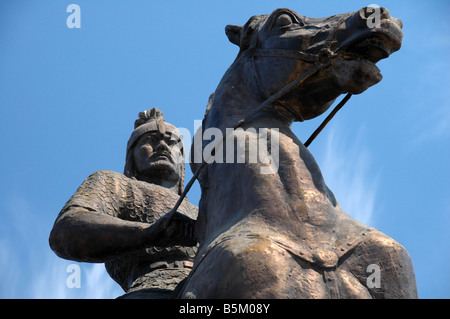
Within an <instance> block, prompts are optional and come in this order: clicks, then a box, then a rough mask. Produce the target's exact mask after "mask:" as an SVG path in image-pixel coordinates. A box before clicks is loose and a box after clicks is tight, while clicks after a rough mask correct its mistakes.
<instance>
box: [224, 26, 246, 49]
mask: <svg viewBox="0 0 450 319" xmlns="http://www.w3.org/2000/svg"><path fill="white" fill-rule="evenodd" d="M241 30H242V27H241V26H238V25H232V24H229V25H227V26H226V27H225V33H226V34H227V37H228V40H230V42H231V43H233V44H236V45H237V46H239V45H240V43H241Z"/></svg>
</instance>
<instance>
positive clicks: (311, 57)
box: [165, 19, 352, 226]
mask: <svg viewBox="0 0 450 319" xmlns="http://www.w3.org/2000/svg"><path fill="white" fill-rule="evenodd" d="M343 21H345V19H342V21H341V22H340V24H342V22H343ZM340 24H339V25H340ZM337 29H338V28H336V29H335V31H334V32H333V33H331V35H330V36H329V37H328V39H327V40H326V42H325V48H324V49H323V50H321V51H320V52H319V53H318V54H313V53H305V52H301V51H296V50H283V49H256V48H250V49H247V51H246V52H245V53H244V54H243V55H242V57H247V58H250V68H251V73H252V76H253V78H254V81H255V82H256V85H257V87H258V90H259V91H260V94H261V95H262V96H264V97H266V94H265V92H264V89H263V88H262V86H261V84H260V81H259V78H258V76H257V72H256V66H255V59H254V58H255V57H257V56H259V57H276V58H288V59H297V60H302V61H305V62H310V63H314V64H313V65H311V66H310V67H308V68H307V69H306V70H305V71H304V72H302V74H301V75H299V76H298V77H297V78H296V79H294V80H293V81H291V82H290V83H288V84H287V85H286V86H284V87H283V88H282V89H281V90H279V91H277V92H275V93H274V94H272V95H271V96H269V97H267V98H266V99H265V100H264V102H262V103H261V104H260V105H259V106H258V107H257V108H256V109H254V110H253V111H251V112H250V113H248V114H247V116H245V117H244V118H243V119H241V120H240V121H238V122H237V123H236V125H235V126H234V127H233V130H235V129H237V128H239V127H241V126H243V125H245V124H248V123H250V122H251V119H252V118H253V117H254V116H255V115H256V114H257V113H259V112H260V111H261V110H263V109H265V108H266V107H268V106H270V105H271V104H272V103H274V102H275V101H277V100H278V99H280V98H281V97H282V96H284V95H286V94H287V93H289V92H290V91H292V90H293V89H295V88H296V87H297V86H299V85H300V84H301V83H303V82H304V81H306V80H307V79H308V78H310V77H311V76H313V75H314V74H316V73H317V72H319V71H320V70H323V69H324V68H326V67H328V66H330V65H331V62H332V58H335V57H337V55H336V53H335V52H333V51H331V45H332V43H333V40H334V38H335V36H336V32H337ZM351 96H352V94H351V93H347V95H346V96H345V97H344V98H343V99H342V100H341V102H340V103H339V104H338V105H337V106H336V107H335V108H334V109H333V111H331V113H330V114H329V115H328V116H327V117H326V118H325V120H324V121H323V122H322V123H321V124H320V126H319V127H318V128H317V129H316V130H315V131H314V133H313V134H312V135H311V136H310V137H309V138H308V140H307V141H306V142H305V144H304V145H305V147H308V146H309V145H310V144H311V142H312V141H313V140H314V139H315V138H316V137H317V135H319V133H320V132H321V131H322V130H323V128H324V127H325V126H326V125H327V124H328V122H330V120H331V119H332V118H333V117H334V115H336V113H337V112H338V111H339V110H340V109H341V108H342V107H343V106H344V105H345V103H347V101H348V100H349V99H350V98H351ZM281 105H282V104H281ZM282 106H283V107H284V108H286V109H287V110H288V111H289V112H291V113H293V114H296V113H294V112H293V111H292V110H290V109H289V108H288V107H287V106H285V105H282ZM301 120H302V121H303V119H301ZM227 136H228V135H226V134H224V135H223V138H222V141H221V142H222V143H223V141H224V140H225V138H226V137H227ZM212 156H214V154H211V155H210V156H209V157H208V159H207V160H203V162H202V164H201V165H200V166H199V167H198V168H197V170H196V171H195V173H194V175H193V176H192V178H191V179H190V180H189V182H188V184H187V185H186V187H185V189H184V191H183V193H182V194H181V195H180V197H179V199H178V201H177V202H176V204H175V206H174V207H173V208H172V210H171V211H170V212H169V213H168V214H167V215H166V216H167V219H166V221H165V226H167V225H169V223H170V221H171V220H172V218H173V216H174V215H175V213H176V211H177V209H178V208H179V207H180V205H181V203H182V201H183V199H184V198H185V197H186V195H187V193H188V192H189V190H190V189H191V187H192V185H193V184H194V182H195V180H196V179H197V178H198V176H199V175H200V173H201V171H202V170H203V168H204V167H205V166H206V164H208V162H209V160H210V158H211V157H212Z"/></svg>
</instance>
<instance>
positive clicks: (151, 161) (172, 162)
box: [133, 129, 183, 179]
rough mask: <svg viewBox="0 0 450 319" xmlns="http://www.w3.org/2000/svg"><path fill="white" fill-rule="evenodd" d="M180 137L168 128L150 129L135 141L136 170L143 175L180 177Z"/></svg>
mask: <svg viewBox="0 0 450 319" xmlns="http://www.w3.org/2000/svg"><path fill="white" fill-rule="evenodd" d="M181 147H182V144H181V139H180V137H179V136H178V135H177V134H175V133H174V132H173V131H171V130H170V129H167V130H166V132H165V133H164V134H162V132H160V131H150V132H147V133H145V134H143V135H142V136H141V137H140V138H139V140H138V141H137V143H136V145H135V147H134V151H133V155H134V163H135V167H136V170H137V172H138V173H139V174H141V175H145V176H149V177H152V176H161V177H167V178H170V179H174V178H177V179H179V178H180V174H181V166H182V165H183V153H182V150H181Z"/></svg>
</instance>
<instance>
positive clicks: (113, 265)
mask: <svg viewBox="0 0 450 319" xmlns="http://www.w3.org/2000/svg"><path fill="white" fill-rule="evenodd" d="M183 181H184V148H183V143H182V141H181V135H180V133H179V131H178V130H177V128H176V127H174V126H173V125H171V124H169V123H167V122H165V119H164V115H163V113H162V112H161V111H160V110H158V109H157V108H153V109H151V110H147V111H144V112H141V113H139V119H138V120H136V122H135V130H134V131H133V133H132V135H131V137H130V139H129V141H128V145H127V154H126V163H125V170H124V174H120V173H116V172H112V171H99V172H95V173H94V174H92V175H91V176H89V177H88V178H87V179H86V180H85V181H84V182H83V184H82V185H81V186H80V187H79V188H78V190H77V191H76V192H75V194H74V195H73V196H72V197H71V198H70V200H69V201H68V202H67V203H66V205H65V206H64V207H63V209H62V210H61V212H60V214H59V215H58V217H57V219H56V221H55V224H54V226H53V229H52V232H51V234H50V246H51V248H52V249H53V250H54V252H55V253H56V254H57V255H58V256H60V257H62V258H65V259H70V260H75V261H82V262H97V263H105V266H106V269H107V271H108V273H109V274H110V276H111V277H112V278H113V279H114V280H115V281H116V282H117V283H119V284H120V286H121V287H122V288H123V289H124V291H125V292H126V294H125V295H123V296H121V298H171V297H173V292H174V290H175V288H176V287H177V285H178V284H179V283H180V282H181V281H182V280H183V279H185V278H186V276H187V275H188V273H189V272H190V270H191V268H192V263H193V257H194V256H195V252H196V249H197V247H196V241H195V237H194V228H193V226H194V220H195V219H196V217H197V213H198V209H197V207H195V206H194V205H192V204H191V203H190V202H189V201H187V200H184V201H183V203H182V204H181V206H180V207H179V209H178V211H177V213H176V214H175V216H174V218H173V219H171V221H170V222H168V221H167V217H166V215H167V213H169V212H170V211H171V209H172V207H173V206H174V204H175V202H176V201H177V200H178V198H179V195H180V194H181V192H182V191H183Z"/></svg>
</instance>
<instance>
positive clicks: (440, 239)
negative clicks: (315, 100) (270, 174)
mask: <svg viewBox="0 0 450 319" xmlns="http://www.w3.org/2000/svg"><path fill="white" fill-rule="evenodd" d="M71 3H76V4H78V5H79V6H80V8H81V28H80V29H69V28H67V26H66V19H67V17H68V15H69V13H67V12H66V8H67V6H68V5H69V4H71ZM372 3H376V4H378V5H380V6H385V7H387V8H388V9H389V10H390V12H391V14H392V15H393V16H395V17H397V18H401V19H402V20H403V23H404V28H403V31H404V34H405V36H404V41H403V46H402V49H401V50H400V51H398V52H396V53H395V54H393V55H392V56H391V57H390V58H389V59H387V60H383V61H381V62H379V63H378V65H379V67H380V69H381V71H382V74H383V76H384V78H383V80H382V81H381V82H380V83H379V84H377V85H376V86H374V87H372V88H370V89H369V90H367V91H366V92H364V93H363V94H361V95H357V96H353V97H352V99H351V100H350V101H349V103H348V104H347V105H346V106H345V107H344V109H342V110H341V112H340V113H338V115H337V116H336V117H335V119H334V120H333V121H332V122H331V123H330V124H329V126H327V128H326V129H325V130H324V132H323V133H322V134H321V135H319V137H318V138H317V139H316V140H315V141H314V143H313V144H312V145H311V146H310V147H309V149H310V150H311V152H312V153H313V154H314V156H315V157H316V160H317V162H318V163H319V166H320V167H321V169H322V172H323V175H324V178H325V181H326V182H327V184H328V186H329V187H330V189H331V190H332V191H333V192H334V194H335V195H336V198H337V200H338V201H339V203H340V204H341V206H342V207H343V209H344V210H345V211H347V212H348V213H349V214H351V215H353V216H354V217H356V218H357V219H359V220H360V221H362V222H364V223H366V224H367V225H369V226H372V227H375V228H378V229H380V230H381V231H383V232H384V233H386V234H387V235H389V236H391V237H392V238H394V239H395V240H397V241H398V242H399V243H401V244H402V245H403V246H405V247H406V249H407V250H408V251H409V253H410V255H411V258H412V261H413V264H414V269H415V273H416V279H417V285H418V291H419V297H421V298H449V297H450V240H449V239H450V238H449V237H450V236H449V228H450V169H449V163H450V147H449V146H450V102H449V101H450V90H449V84H450V81H449V80H450V63H449V58H448V52H449V51H450V36H449V34H450V27H449V22H448V14H449V13H450V10H449V9H450V3H449V2H448V1H445V0H442V1H438V0H436V1H408V0H396V1H381V0H380V1H378V2H365V1H334V0H327V1H298V0H297V1H276V2H275V1H262V0H261V1H249V0H240V1H234V0H232V1H226V2H225V1H205V0H201V1H200V0H199V1H186V0H179V1H178V0H176V1H175V0H171V1H164V2H163V1H106V0H98V1H84V0H77V1H75V0H74V1H11V0H2V1H1V2H0V30H1V31H0V132H1V134H0V145H1V149H2V151H1V153H0V164H1V166H0V167H1V169H2V174H1V178H0V214H1V215H0V216H1V217H0V221H1V223H0V298H115V297H117V296H119V295H121V294H122V290H121V289H120V287H119V286H118V285H117V284H115V282H113V281H112V279H110V278H109V277H108V275H107V274H106V272H105V270H104V267H103V264H88V263H80V264H78V265H79V266H80V268H81V288H68V287H67V285H66V280H67V278H68V276H69V273H68V272H67V271H66V269H67V267H68V266H69V265H71V264H73V263H74V262H71V261H67V260H62V259H60V258H58V257H56V255H54V253H53V252H52V251H51V250H50V248H49V246H48V235H49V233H50V230H51V227H52V225H53V222H54V220H55V218H56V216H57V214H58V212H59V210H60V209H61V208H62V207H63V205H64V204H65V202H66V201H67V200H68V199H69V198H70V196H71V195H72V194H73V193H74V192H75V190H76V189H77V187H78V186H79V185H80V184H81V183H82V182H83V180H84V179H85V178H86V177H87V176H89V175H90V174H91V173H93V172H94V171H97V170H103V169H108V170H113V171H117V172H122V171H123V166H124V160H125V147H126V143H127V140H128V138H129V136H130V134H131V131H132V128H133V123H134V120H135V119H136V117H137V114H138V112H140V111H142V110H145V109H148V108H151V107H154V106H157V107H159V108H160V109H162V110H163V112H164V113H165V116H166V119H167V121H169V122H171V123H173V124H174V125H176V126H178V127H182V128H186V129H189V130H190V131H191V132H192V134H193V131H194V120H201V118H202V116H203V113H204V109H205V105H206V102H207V99H208V96H209V94H210V93H212V92H213V91H214V90H215V88H216V86H217V84H218V82H219V80H220V78H221V77H222V75H223V73H224V72H225V71H226V69H227V68H228V66H229V65H230V64H231V63H232V61H233V60H234V58H235V56H236V54H237V47H236V46H234V45H233V44H231V43H229V42H228V40H227V38H226V36H225V33H224V28H225V26H226V25H227V24H241V25H242V24H244V23H245V22H246V21H247V20H248V18H249V17H250V16H252V15H255V14H266V13H271V12H272V11H273V10H274V9H276V8H279V7H287V8H290V9H293V10H294V11H297V12H299V13H302V14H303V15H306V16H310V17H323V16H328V15H332V14H337V13H345V12H349V11H355V10H358V9H359V8H361V7H363V6H367V5H369V4H372ZM323 118H324V116H322V117H320V118H318V119H315V120H312V121H309V122H305V123H295V124H294V126H293V130H294V132H295V133H296V134H297V136H298V137H299V138H300V139H301V140H303V141H305V140H306V139H307V138H308V136H309V135H310V134H311V133H312V131H313V130H314V129H315V128H316V127H317V125H318V124H319V123H320V122H321V121H322V120H323ZM186 171H187V175H186V180H188V179H189V178H190V177H191V176H192V174H191V172H190V171H189V169H187V170H186ZM199 197H200V194H199V188H198V185H197V184H195V186H194V188H193V189H192V191H191V193H190V194H189V199H190V200H191V201H192V202H194V203H197V201H198V199H199Z"/></svg>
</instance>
